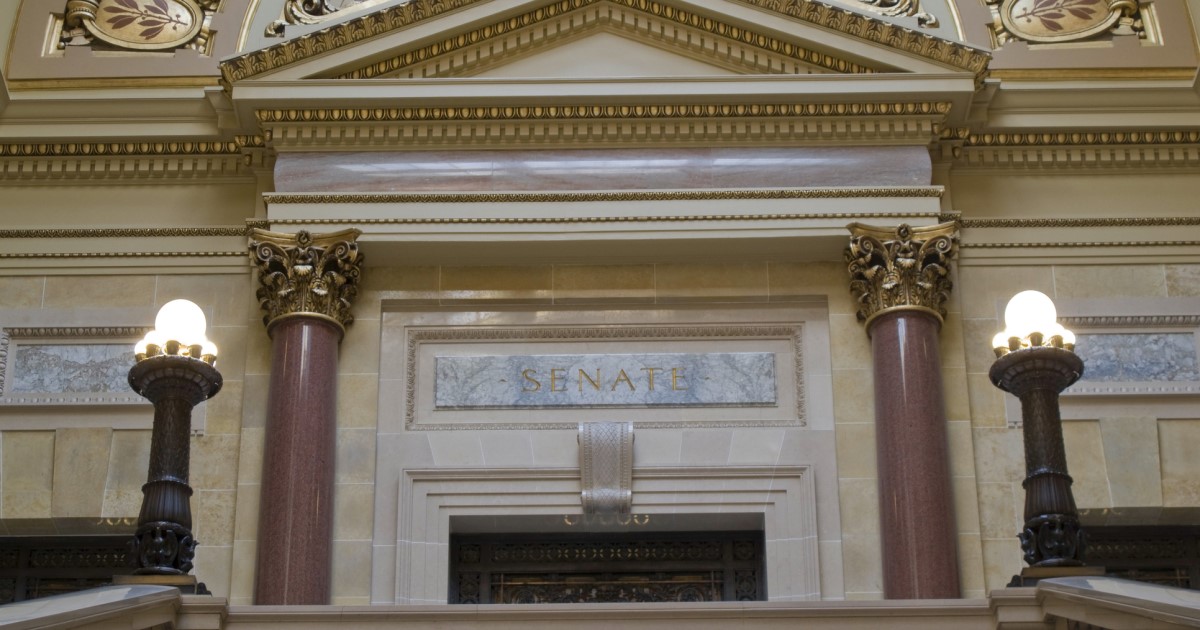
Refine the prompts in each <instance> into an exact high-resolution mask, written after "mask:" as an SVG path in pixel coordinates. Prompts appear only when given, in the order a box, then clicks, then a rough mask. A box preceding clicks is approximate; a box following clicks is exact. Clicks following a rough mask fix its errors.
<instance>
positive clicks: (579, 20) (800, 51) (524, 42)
mask: <svg viewBox="0 0 1200 630" xmlns="http://www.w3.org/2000/svg"><path fill="white" fill-rule="evenodd" d="M601 1H602V0H557V1H556V2H552V3H550V4H548V5H545V6H541V7H538V8H537V9H534V10H532V11H528V12H525V13H522V14H520V15H515V16H511V17H508V18H505V19H503V20H500V21H498V22H493V23H491V24H488V25H486V26H482V27H480V28H477V29H474V30H471V31H468V32H465V33H455V34H454V35H452V36H450V37H447V38H445V39H442V40H440V41H437V42H435V43H432V44H429V45H426V46H421V47H414V48H411V49H407V50H405V51H403V52H402V53H400V54H398V55H395V56H392V57H390V58H388V59H384V60H381V61H377V62H375V63H372V64H370V65H367V66H363V67H360V68H356V69H354V70H351V71H349V72H344V73H342V74H340V75H337V76H336V77H335V78H338V79H370V78H375V77H380V76H383V75H387V74H392V73H403V72H404V71H405V70H407V71H409V74H414V72H415V76H418V77H422V78H426V77H431V76H449V75H450V74H451V69H452V70H453V74H455V75H459V76H462V75H463V73H464V71H470V70H471V69H478V68H480V67H484V66H487V65H493V64H495V63H498V62H501V61H502V60H503V59H508V58H511V57H513V56H514V55H520V54H523V53H525V52H527V51H529V50H531V49H534V48H538V47H541V46H543V45H545V44H546V43H548V42H557V41H560V40H561V39H562V37H563V33H571V34H582V33H584V32H587V31H591V30H594V29H596V28H600V27H609V28H612V29H613V30H615V31H635V32H645V33H647V34H649V36H651V37H653V38H655V40H656V41H657V42H659V43H660V44H665V45H666V46H667V47H671V48H676V47H684V48H692V49H695V50H696V52H698V53H700V54H702V55H704V56H705V57H706V58H708V60H711V61H717V62H724V63H725V65H728V66H730V67H737V68H743V69H745V70H747V71H750V72H753V73H756V74H777V73H782V74H791V73H792V72H794V70H788V69H787V68H785V67H784V60H787V61H789V62H791V63H798V64H806V65H808V66H814V67H817V68H822V69H825V70H828V71H831V72H836V73H848V74H868V73H872V72H877V71H879V70H880V69H881V68H880V67H875V66H869V65H864V64H861V63H855V62H853V61H849V60H846V59H842V58H840V57H837V56H834V55H830V54H827V53H823V52H821V51H817V50H812V49H810V48H806V47H804V46H800V45H798V44H795V43H791V42H786V41H783V40H780V39H777V38H774V37H769V36H766V35H762V34H759V33H756V32H754V31H752V30H749V29H746V28H741V27H738V26H734V25H731V24H729V23H727V22H724V21H721V20H717V19H714V18H711V17H706V16H703V15H700V14H697V13H695V12H694V11H687V10H683V9H679V8H677V7H673V6H668V5H666V4H663V3H662V2H658V1H656V0H607V2H609V3H611V4H613V5H616V6H617V7H618V8H619V9H633V10H636V11H638V12H640V13H642V14H643V16H644V17H643V18H642V19H641V20H628V21H626V20H622V19H620V17H617V16H614V15H613V13H612V12H597V13H596V14H594V15H593V14H590V13H587V12H585V11H584V10H585V9H587V8H588V7H591V6H594V5H597V4H599V3H600V2H601ZM546 22H555V24H551V25H549V28H547V27H546V24H545V23H546ZM564 25H565V27H564ZM702 35H707V37H703V36H702ZM499 39H502V40H503V41H501V42H498V43H501V44H503V45H502V46H495V45H492V44H491V43H490V41H489V40H499ZM713 39H718V40H723V41H724V42H726V44H724V45H722V46H715V45H714V43H713V42H712V40H713ZM703 40H709V41H703ZM702 42H703V43H702ZM730 44H732V45H730ZM467 49H476V50H477V52H476V53H473V54H469V55H468V56H469V57H470V59H469V60H467V59H462V58H461V55H462V53H461V51H465V50H467ZM493 49H498V50H493ZM716 49H724V50H725V56H721V55H720V54H718V53H717V52H716ZM455 53H459V55H460V57H456V58H455V59H454V62H453V63H450V64H435V65H437V66H438V68H437V69H436V70H433V71H432V72H431V71H430V70H429V69H428V68H427V67H426V66H428V65H429V64H434V63H435V62H434V61H433V60H434V59H435V58H441V57H444V56H447V55H453V54H455ZM769 61H773V63H770V62H769ZM764 64H765V65H764ZM417 68H420V70H419V71H417V70H416V69H417Z"/></svg>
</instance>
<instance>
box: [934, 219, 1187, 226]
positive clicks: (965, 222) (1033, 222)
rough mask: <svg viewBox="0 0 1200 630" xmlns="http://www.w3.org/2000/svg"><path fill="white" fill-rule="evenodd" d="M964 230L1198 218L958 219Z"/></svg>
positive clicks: (1172, 222)
mask: <svg viewBox="0 0 1200 630" xmlns="http://www.w3.org/2000/svg"><path fill="white" fill-rule="evenodd" d="M958 224H959V225H960V226H961V227H964V228H1075V227H1159V226H1188V225H1200V217H1112V218H1091V219H959V220H958Z"/></svg>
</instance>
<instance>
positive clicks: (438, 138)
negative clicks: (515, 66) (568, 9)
mask: <svg viewBox="0 0 1200 630" xmlns="http://www.w3.org/2000/svg"><path fill="white" fill-rule="evenodd" d="M950 110H951V103H949V102H945V101H923V102H884V103H865V102H850V103H778V104H776V103H765V104H713V103H710V104H695V103H693V104H687V105H684V104H674V103H663V104H645V103H641V104H638V103H628V104H605V105H554V106H546V105H529V106H524V105H512V106H486V107H404V108H396V107H393V108H373V109H368V108H362V109H262V110H258V111H257V112H256V115H257V116H258V119H259V123H260V125H261V126H262V127H263V128H264V132H265V136H266V139H267V142H269V143H271V144H272V145H273V146H274V147H275V148H276V149H281V148H283V147H289V148H306V149H310V148H314V147H354V148H367V147H374V146H396V145H397V144H398V143H403V144H405V145H408V146H412V147H416V146H447V145H453V146H460V147H461V146H496V145H504V146H515V145H563V144H571V145H576V144H579V143H581V142H587V143H590V144H592V145H594V146H595V145H620V146H635V145H639V144H657V145H660V146H661V145H662V144H670V143H686V142H708V143H712V144H739V145H744V144H746V143H767V144H779V143H784V142H805V143H809V144H821V143H825V144H834V143H845V142H860V143H882V144H920V145H922V146H924V145H927V144H928V143H929V142H931V141H932V140H933V139H934V138H936V136H937V134H938V132H939V130H940V126H941V125H942V124H943V123H944V121H945V120H946V117H947V116H948V115H949V113H950ZM596 121H603V124H596Z"/></svg>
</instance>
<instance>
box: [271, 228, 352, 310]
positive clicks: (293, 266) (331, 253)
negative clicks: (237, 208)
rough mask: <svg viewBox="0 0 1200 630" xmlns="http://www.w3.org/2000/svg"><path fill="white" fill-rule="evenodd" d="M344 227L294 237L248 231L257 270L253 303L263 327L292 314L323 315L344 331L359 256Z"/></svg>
mask: <svg viewBox="0 0 1200 630" xmlns="http://www.w3.org/2000/svg"><path fill="white" fill-rule="evenodd" d="M360 234H362V232H361V231H359V230H354V229H349V230H341V231H339V232H330V233H328V234H310V233H309V232H307V231H305V230H301V231H299V232H296V233H295V234H287V233H283V232H271V231H268V230H260V229H258V228H255V229H253V230H251V232H250V260H251V262H253V263H254V265H255V266H256V267H258V284H259V287H258V291H257V292H255V295H256V296H257V297H258V304H259V306H261V307H262V309H263V310H264V311H266V315H264V316H263V323H265V324H266V325H267V328H268V329H270V326H271V323H272V322H274V321H275V320H277V319H279V318H281V317H286V316H293V315H311V316H316V317H323V318H327V319H329V320H332V321H333V322H335V323H337V324H338V325H339V326H341V327H343V328H344V327H345V326H346V325H347V324H349V323H350V322H352V321H354V316H353V315H351V314H350V307H351V306H353V303H354V298H355V296H356V295H358V280H359V276H360V274H361V269H362V262H363V255H362V253H361V252H359V251H358V243H356V242H355V241H356V240H357V239H358V237H359V235H360Z"/></svg>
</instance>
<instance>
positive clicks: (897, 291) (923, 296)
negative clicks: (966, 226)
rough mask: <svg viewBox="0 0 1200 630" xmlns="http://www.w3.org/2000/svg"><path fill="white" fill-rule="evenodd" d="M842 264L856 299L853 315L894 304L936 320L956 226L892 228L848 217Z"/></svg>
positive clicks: (864, 317) (947, 284)
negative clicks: (876, 225)
mask: <svg viewBox="0 0 1200 630" xmlns="http://www.w3.org/2000/svg"><path fill="white" fill-rule="evenodd" d="M847 228H848V229H849V230H850V244H849V245H848V246H847V247H846V255H845V259H846V264H847V266H848V267H849V270H850V292H851V293H852V294H853V295H854V298H855V300H856V301H857V302H858V320H859V321H860V322H865V323H866V324H867V326H868V329H869V326H870V324H871V320H873V319H875V318H876V317H878V316H879V315H882V314H883V313H887V312H890V311H894V310H901V309H902V310H918V311H926V312H929V313H931V314H933V315H934V316H935V317H937V318H938V321H941V320H942V318H943V317H945V315H946V306H945V304H946V299H947V298H949V297H950V289H951V288H952V287H953V283H952V282H951V280H950V263H951V262H952V261H953V260H954V257H955V256H956V255H957V254H958V226H957V225H956V224H955V223H942V224H940V225H931V226H928V227H916V228H914V227H911V226H909V225H903V224H902V225H900V226H898V227H895V228H883V227H875V226H871V225H864V224H862V223H851V224H850V225H848V226H847Z"/></svg>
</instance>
